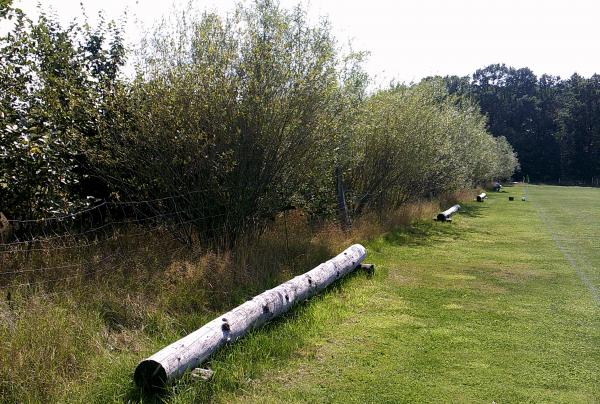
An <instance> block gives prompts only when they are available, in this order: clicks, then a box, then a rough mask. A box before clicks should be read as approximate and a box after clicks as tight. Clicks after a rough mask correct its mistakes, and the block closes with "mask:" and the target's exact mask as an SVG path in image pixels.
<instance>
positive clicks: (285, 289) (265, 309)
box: [134, 244, 367, 389]
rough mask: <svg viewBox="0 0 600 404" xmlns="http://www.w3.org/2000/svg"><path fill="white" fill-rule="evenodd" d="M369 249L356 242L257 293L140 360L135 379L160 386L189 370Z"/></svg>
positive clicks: (318, 286) (310, 293)
mask: <svg viewBox="0 0 600 404" xmlns="http://www.w3.org/2000/svg"><path fill="white" fill-rule="evenodd" d="M366 255H367V252H366V250H365V248H364V247H363V246H362V245H360V244H354V245H353V246H351V247H349V248H347V249H346V250H345V251H343V252H342V253H341V254H339V255H338V256H336V257H334V258H332V259H330V260H329V261H326V262H324V263H323V264H321V265H319V266H317V267H316V268H314V269H312V270H311V271H309V272H306V273H305V274H303V275H299V276H297V277H295V278H293V279H291V280H289V281H287V282H285V283H283V284H281V285H279V286H277V287H276V288H273V289H270V290H267V291H266V292H263V293H262V294H260V295H258V296H255V297H254V298H252V299H251V300H249V301H247V302H246V303H244V304H242V305H240V306H238V307H236V308H235V309H233V310H231V311H230V312H228V313H225V314H223V315H222V316H220V317H218V318H215V319H214V320H212V321H211V322H209V323H207V324H206V325H204V326H203V327H201V328H199V329H198V330H196V331H194V332H193V333H191V334H189V335H188V336H186V337H183V338H182V339H180V340H179V341H177V342H174V343H173V344H171V345H169V346H167V347H166V348H164V349H162V350H161V351H159V352H157V353H155V354H154V355H152V356H151V357H149V358H148V359H146V360H144V361H142V362H140V364H139V365H138V366H137V368H136V369H135V373H134V380H135V383H136V384H137V385H138V386H140V387H144V388H150V389H156V388H160V387H162V386H164V385H165V384H166V383H167V382H168V381H169V380H172V379H175V378H177V377H180V376H181V375H183V374H184V373H185V371H186V370H189V369H193V368H196V367H198V366H199V365H200V364H201V363H202V362H204V361H205V360H206V359H208V358H209V357H210V356H211V355H212V354H213V353H214V352H215V351H216V350H217V349H219V348H220V347H222V346H223V345H225V344H226V343H228V342H232V341H235V340H237V339H238V338H240V337H242V336H244V335H245V334H246V333H247V332H248V331H250V330H252V329H254V328H257V327H259V326H261V325H262V324H264V323H266V322H267V321H269V320H271V319H272V318H275V317H277V316H279V315H281V314H283V313H285V312H286V311H288V310H289V309H290V307H292V306H293V305H294V304H295V303H298V302H301V301H303V300H306V299H308V298H310V297H311V296H313V295H315V294H316V293H318V292H319V291H321V290H323V289H325V288H326V287H327V286H329V285H330V284H331V283H333V282H334V281H335V280H337V279H339V278H342V277H343V276H345V275H347V274H348V273H350V272H352V271H353V270H354V269H355V268H356V267H358V266H359V265H360V263H361V262H362V261H363V260H364V259H365V257H366Z"/></svg>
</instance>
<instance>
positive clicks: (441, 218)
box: [437, 204, 460, 222]
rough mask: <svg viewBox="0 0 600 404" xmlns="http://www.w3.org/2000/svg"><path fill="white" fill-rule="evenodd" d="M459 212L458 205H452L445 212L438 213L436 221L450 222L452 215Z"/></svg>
mask: <svg viewBox="0 0 600 404" xmlns="http://www.w3.org/2000/svg"><path fill="white" fill-rule="evenodd" d="M459 210H460V205H458V204H457V205H454V206H452V207H451V208H448V209H446V210H445V211H443V212H441V213H438V215H437V220H439V221H440V222H445V221H447V220H450V218H451V217H452V215H453V214H455V213H456V212H458V211H459Z"/></svg>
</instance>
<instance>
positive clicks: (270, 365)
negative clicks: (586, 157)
mask: <svg viewBox="0 0 600 404" xmlns="http://www.w3.org/2000/svg"><path fill="white" fill-rule="evenodd" d="M523 193H524V188H523V187H521V186H518V187H512V188H506V192H502V193H495V194H490V198H489V199H488V200H486V201H485V202H484V203H476V202H473V203H470V204H467V205H466V206H465V207H464V209H463V211H461V213H460V214H458V215H457V216H455V219H454V221H453V222H452V223H434V222H429V221H427V222H422V223H419V224H417V225H415V226H413V227H409V228H405V229H402V230H398V231H396V232H394V233H391V234H388V235H386V236H384V237H381V238H380V239H378V240H376V241H374V242H371V243H370V244H369V245H368V250H369V253H370V257H369V259H368V261H369V262H372V263H374V264H375V265H376V268H377V271H376V275H375V277H374V278H372V279H368V278H367V277H366V276H365V275H363V274H357V275H355V276H354V277H352V278H351V279H349V280H347V281H345V282H343V283H342V284H341V285H338V286H337V287H335V288H334V289H333V290H331V291H330V293H328V294H326V295H324V296H322V297H320V298H317V299H313V300H312V301H311V302H310V303H309V304H307V305H304V306H302V307H300V308H298V309H297V310H295V311H294V313H293V314H292V315H291V316H289V317H288V318H286V319H285V320H284V321H279V322H277V323H275V324H272V325H270V326H269V327H267V329H266V330H262V331H258V332H256V333H254V334H253V335H252V336H251V337H250V338H247V339H245V340H244V341H243V342H242V343H241V344H238V345H236V346H235V347H234V348H233V349H231V350H228V351H227V352H223V353H222V354H220V355H219V356H218V357H217V358H216V359H215V360H214V361H213V362H212V364H211V366H212V368H213V369H214V370H215V371H216V373H215V378H214V380H213V381H212V382H211V383H203V382H195V383H193V382H187V383H182V384H179V385H178V386H177V387H176V388H175V394H173V395H170V396H169V397H168V398H167V400H168V401H173V402H189V401H190V400H193V399H195V400H199V399H212V400H215V401H222V402H228V401H232V400H239V401H251V402H290V401H291V402H315V401H319V402H323V401H329V402H398V401H401V402H402V401H418V402H440V401H446V402H488V403H491V402H493V401H495V402H496V403H503V402H523V401H532V402H542V401H553V402H598V401H599V400H600V387H599V386H600V301H599V297H598V293H599V292H598V290H599V289H600V269H599V268H600V236H599V234H598V229H600V190H598V189H589V188H566V187H562V188H561V187H550V186H530V187H529V190H528V196H529V200H528V202H522V201H521V200H520V199H521V196H522V195H523ZM509 195H513V196H515V201H513V202H509V201H508V196H509Z"/></svg>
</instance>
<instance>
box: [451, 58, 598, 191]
mask: <svg viewBox="0 0 600 404" xmlns="http://www.w3.org/2000/svg"><path fill="white" fill-rule="evenodd" d="M444 80H445V82H446V85H447V88H448V91H449V92H450V93H451V94H462V95H464V96H467V97H471V98H472V99H473V100H474V101H476V102H477V103H478V104H479V106H480V108H481V112H482V113H484V114H485V115H486V116H487V117H488V120H489V122H488V125H489V126H488V128H489V131H490V132H491V133H492V134H493V135H494V136H505V137H506V139H508V141H509V142H510V143H511V145H512V146H513V147H514V149H515V151H516V152H517V154H518V155H519V161H520V164H521V168H520V170H519V172H518V173H517V176H518V177H519V178H524V177H526V176H529V178H530V179H531V180H532V181H537V182H548V183H561V184H585V185H599V183H600V158H599V157H600V76H599V75H597V74H594V75H593V76H591V77H590V78H585V77H582V76H580V75H578V74H573V75H572V76H571V77H570V78H568V79H561V78H560V77H557V76H552V75H548V74H543V75H542V76H540V77H539V78H538V77H537V76H536V75H535V74H534V73H533V72H532V71H531V70H530V69H528V68H520V69H516V68H514V67H509V66H506V65H504V64H494V65H490V66H487V67H485V68H483V69H479V70H477V71H476V72H475V73H474V74H473V75H472V76H470V77H469V76H467V77H457V76H446V77H444Z"/></svg>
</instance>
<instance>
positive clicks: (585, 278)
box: [536, 206, 600, 306]
mask: <svg viewBox="0 0 600 404" xmlns="http://www.w3.org/2000/svg"><path fill="white" fill-rule="evenodd" d="M536 208H537V206H536ZM537 212H538V214H539V215H540V217H541V218H542V221H543V222H544V224H545V225H546V227H547V228H548V231H549V232H550V236H551V237H552V240H554V242H555V243H556V245H557V246H558V249H559V250H560V251H561V252H562V253H563V255H564V256H565V258H566V259H567V261H568V262H569V264H571V266H572V267H573V268H574V269H575V272H577V275H578V276H579V279H581V282H583V284H584V285H585V286H587V288H588V289H589V290H590V293H591V294H592V299H593V300H594V301H595V302H596V304H597V305H598V306H600V293H598V289H596V287H595V286H594V284H593V283H592V282H591V281H590V278H588V276H587V274H586V273H585V272H583V270H582V269H581V268H580V267H579V265H577V260H576V259H575V258H573V256H572V255H571V254H570V253H569V250H567V248H565V246H563V244H562V243H561V242H560V240H559V239H558V237H556V234H555V233H554V231H553V230H552V225H551V224H550V222H549V220H548V219H547V218H546V215H544V213H543V212H542V210H541V209H539V208H537Z"/></svg>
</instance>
